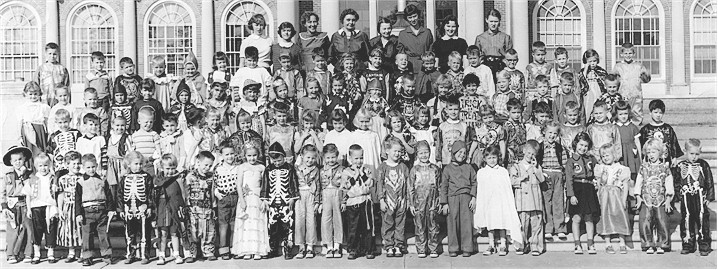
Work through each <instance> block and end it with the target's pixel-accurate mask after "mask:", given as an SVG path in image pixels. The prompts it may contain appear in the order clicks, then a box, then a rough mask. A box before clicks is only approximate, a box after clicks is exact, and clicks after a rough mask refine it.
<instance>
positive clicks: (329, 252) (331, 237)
mask: <svg viewBox="0 0 718 270" xmlns="http://www.w3.org/2000/svg"><path fill="white" fill-rule="evenodd" d="M345 117H346V116H345ZM330 132H331V131H330ZM348 150H349V148H348V147H347V149H346V151H348ZM322 154H323V156H322V160H323V162H324V166H322V168H321V170H320V171H319V180H320V181H319V185H320V188H321V192H322V195H321V203H322V204H321V206H319V209H318V210H319V214H321V215H322V218H321V220H322V222H321V232H322V234H321V236H322V245H324V246H326V247H325V249H324V254H325V257H327V258H341V257H342V254H341V252H340V250H339V244H340V243H342V242H343V241H344V228H343V226H342V212H341V207H340V206H341V201H342V200H343V195H342V190H341V187H342V186H341V181H342V172H344V166H342V165H341V163H340V162H339V161H340V159H339V158H340V152H339V148H337V146H336V145H335V144H332V143H329V144H325V145H324V149H322ZM344 160H346V158H344Z"/></svg>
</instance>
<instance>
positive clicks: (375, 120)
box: [362, 81, 389, 138]
mask: <svg viewBox="0 0 718 270" xmlns="http://www.w3.org/2000/svg"><path fill="white" fill-rule="evenodd" d="M362 108H366V109H367V110H368V111H369V113H370V114H371V118H372V127H371V130H372V131H374V132H376V133H377V134H379V138H383V137H385V136H386V133H387V130H386V129H385V128H384V117H386V111H387V109H389V103H388V102H387V101H386V99H384V97H382V96H381V87H380V86H379V82H377V81H371V82H370V83H369V84H368V85H367V95H366V97H365V98H364V101H363V102H362Z"/></svg>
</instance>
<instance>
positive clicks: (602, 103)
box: [593, 99, 608, 110]
mask: <svg viewBox="0 0 718 270" xmlns="http://www.w3.org/2000/svg"><path fill="white" fill-rule="evenodd" d="M598 108H603V109H604V110H607V109H608V104H606V102H605V101H603V100H600V99H599V100H596V102H594V103H593V109H594V110H596V109H598Z"/></svg>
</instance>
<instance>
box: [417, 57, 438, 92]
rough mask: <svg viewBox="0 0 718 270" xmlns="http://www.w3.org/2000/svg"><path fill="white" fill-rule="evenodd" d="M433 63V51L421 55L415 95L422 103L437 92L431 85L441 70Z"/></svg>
mask: <svg viewBox="0 0 718 270" xmlns="http://www.w3.org/2000/svg"><path fill="white" fill-rule="evenodd" d="M435 63H436V55H434V53H433V52H431V51H427V52H425V53H424V54H422V55H421V71H419V72H418V73H417V74H416V91H415V95H416V96H417V97H419V100H421V103H424V104H426V102H427V101H429V100H430V99H432V98H433V97H434V95H435V94H436V93H437V89H436V88H435V87H433V86H434V83H435V82H436V79H437V78H439V76H440V75H441V72H439V71H438V70H437V69H436V64H435Z"/></svg>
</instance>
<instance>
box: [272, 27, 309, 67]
mask: <svg viewBox="0 0 718 270" xmlns="http://www.w3.org/2000/svg"><path fill="white" fill-rule="evenodd" d="M277 34H279V38H278V39H277V43H274V44H272V53H271V55H272V63H273V64H272V70H274V71H275V72H276V71H277V70H279V69H280V68H281V65H280V63H281V61H280V60H279V56H280V55H284V54H288V55H289V59H290V60H289V61H290V63H291V65H292V69H295V70H300V69H302V62H301V61H302V59H301V57H300V56H301V54H302V48H301V46H300V45H299V44H298V43H295V42H293V41H292V40H293V39H294V36H295V35H296V34H297V30H295V29H294V25H293V24H292V23H290V22H283V23H281V24H279V27H278V28H277Z"/></svg>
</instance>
